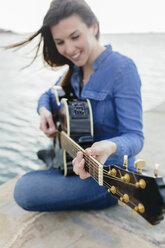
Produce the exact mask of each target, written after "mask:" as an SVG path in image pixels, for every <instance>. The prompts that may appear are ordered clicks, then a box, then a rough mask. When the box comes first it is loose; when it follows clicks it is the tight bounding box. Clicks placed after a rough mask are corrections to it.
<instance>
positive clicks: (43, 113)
mask: <svg viewBox="0 0 165 248" xmlns="http://www.w3.org/2000/svg"><path fill="white" fill-rule="evenodd" d="M39 113H40V129H41V130H42V131H43V132H44V133H45V134H46V135H47V136H48V137H49V138H53V137H55V135H56V126H55V124H54V121H53V116H52V113H51V112H50V111H49V110H47V109H46V108H45V107H42V108H40V109H39Z"/></svg>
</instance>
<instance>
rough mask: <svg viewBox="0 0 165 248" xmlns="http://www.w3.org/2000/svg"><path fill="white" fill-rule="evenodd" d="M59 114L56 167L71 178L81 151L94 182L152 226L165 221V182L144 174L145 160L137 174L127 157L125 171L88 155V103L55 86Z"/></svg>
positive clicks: (90, 132) (139, 163)
mask: <svg viewBox="0 0 165 248" xmlns="http://www.w3.org/2000/svg"><path fill="white" fill-rule="evenodd" d="M52 92H53V93H54V94H55V97H56V102H57V104H58V105H59V111H58V113H57V115H56V116H55V117H54V121H55V124H56V126H57V128H58V134H57V135H56V140H55V153H56V157H55V164H58V165H59V167H63V171H64V175H65V176H67V175H70V174H71V175H72V174H73V169H72V168H73V167H72V162H71V161H72V159H73V158H74V157H75V156H76V154H77V152H78V151H81V152H83V155H84V159H85V169H86V170H87V171H88V172H89V173H90V175H91V176H92V177H93V178H94V180H95V181H96V182H97V183H98V184H99V185H100V186H103V187H105V188H107V190H108V192H109V193H110V194H112V195H113V196H114V197H115V198H117V199H118V200H119V201H120V203H122V204H125V205H127V206H128V207H130V208H131V209H132V211H133V213H134V214H140V215H141V216H142V217H143V218H144V219H145V220H147V221H148V222H149V223H150V224H152V225H156V224H158V223H159V222H160V221H161V220H162V219H163V214H164V212H165V183H164V181H163V178H162V177H160V176H158V171H157V168H156V170H155V175H154V177H151V176H147V175H144V174H142V168H143V167H144V161H143V160H138V161H136V162H135V168H136V169H137V172H133V171H129V169H128V166H127V156H126V155H125V156H124V164H123V168H121V167H119V166H117V165H109V166H105V165H102V164H101V163H99V162H98V161H97V160H96V159H95V158H94V157H92V156H88V155H86V153H85V148H86V147H89V146H91V145H92V143H93V118H92V108H91V104H90V101H89V100H78V99H75V98H72V96H70V99H67V98H65V96H66V93H65V91H64V90H63V88H62V87H60V86H54V87H53V88H52Z"/></svg>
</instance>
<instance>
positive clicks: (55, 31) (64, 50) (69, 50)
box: [11, 0, 143, 211]
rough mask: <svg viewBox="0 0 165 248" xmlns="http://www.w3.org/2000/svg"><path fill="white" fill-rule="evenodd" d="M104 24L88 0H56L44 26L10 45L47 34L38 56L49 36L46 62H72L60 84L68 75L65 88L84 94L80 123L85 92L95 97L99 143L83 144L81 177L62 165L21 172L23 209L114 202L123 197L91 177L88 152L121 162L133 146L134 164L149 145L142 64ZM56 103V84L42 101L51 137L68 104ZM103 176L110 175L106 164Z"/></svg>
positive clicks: (77, 166)
mask: <svg viewBox="0 0 165 248" xmlns="http://www.w3.org/2000/svg"><path fill="white" fill-rule="evenodd" d="M99 32H100V30H99V22H98V20H97V18H96V16H95V14H94V13H93V11H92V10H91V8H90V7H89V6H88V5H87V3H86V2H85V1H84V0H53V1H52V3H51V5H50V8H49V10H48V12H47V13H46V15H45V17H44V21H43V25H42V27H41V28H40V29H39V30H38V31H37V32H36V33H34V34H33V35H32V36H30V37H29V39H27V40H25V41H23V42H21V43H19V44H15V45H13V46H11V47H19V46H22V45H24V44H26V43H29V42H30V41H31V40H33V39H34V38H35V37H36V36H38V35H40V41H39V43H38V47H37V51H36V55H35V57H34V59H35V58H36V57H37V54H38V51H39V48H40V45H41V43H42V42H43V59H44V62H45V63H47V64H48V65H49V66H50V67H57V66H62V65H65V64H67V65H68V67H69V70H68V72H67V73H66V75H64V77H63V78H62V80H61V78H59V80H58V81H57V82H56V85H59V84H61V82H62V84H61V85H62V86H63V89H64V90H65V92H66V94H68V96H71V95H72V98H73V96H74V100H75V101H80V105H76V106H77V107H76V109H74V110H75V111H73V113H71V115H75V113H76V116H77V115H78V116H79V115H82V116H81V117H82V118H81V123H80V122H77V124H76V126H75V128H74V129H77V128H79V127H80V126H81V125H82V122H83V121H82V120H84V118H85V116H86V114H85V113H86V112H85V111H86V109H84V107H82V106H84V105H83V104H82V103H84V102H83V101H85V99H88V100H87V102H88V104H89V110H88V112H90V113H93V128H94V135H93V140H92V141H93V143H92V145H91V143H90V145H91V146H90V147H88V148H87V149H86V150H85V154H84V153H83V152H82V151H79V152H78V153H77V155H76V154H75V158H74V160H73V161H72V164H73V168H74V172H75V174H77V175H79V177H78V176H71V177H63V175H62V174H61V172H60V171H59V170H57V169H51V170H40V171H33V172H30V173H28V174H26V175H24V176H23V177H22V178H21V179H19V180H18V182H17V184H16V187H15V191H14V197H15V200H16V202H17V203H18V204H19V205H20V206H21V207H22V208H24V209H27V210H31V211H57V210H75V209H100V208H105V207H109V206H111V205H113V204H115V203H116V200H115V199H114V198H113V197H112V196H111V195H110V194H109V193H108V192H107V190H106V189H105V188H104V187H100V186H98V185H97V183H96V182H95V181H94V180H93V178H91V176H90V175H92V174H93V175H95V174H97V173H96V171H94V172H95V173H93V171H90V169H89V170H88V172H87V171H86V170H85V165H86V161H87V160H85V159H84V156H85V158H86V157H87V158H88V157H89V156H93V157H94V158H95V160H97V163H100V166H101V164H105V165H109V164H116V165H118V166H122V164H123V157H124V155H125V154H126V155H127V156H128V168H129V169H130V170H133V164H134V161H135V155H136V154H137V153H138V152H140V150H141V149H142V146H143V132H142V107H141V81H140V78H139V75H138V72H137V68H136V66H135V64H134V62H133V61H132V60H131V59H130V58H128V57H126V56H124V55H121V54H120V53H118V52H114V51H113V50H112V47H111V45H107V46H105V47H104V46H102V45H101V44H100V43H99ZM57 88H58V89H59V87H57ZM56 95H57V94H56ZM63 100H64V99H63ZM89 100H90V101H89ZM57 103H58V97H55V94H53V93H52V91H51V89H49V90H48V91H47V92H45V93H44V94H43V95H42V96H41V97H40V99H39V102H38V113H39V114H40V129H41V130H42V131H43V132H44V133H45V134H46V135H47V136H48V137H49V138H54V137H55V135H56V132H57V129H56V125H55V123H54V121H53V115H54V116H56V117H57V116H58V115H59V114H60V113H61V111H62V110H63V104H60V106H57V105H58V104H57ZM74 104H75V102H74ZM74 104H73V105H74ZM64 105H65V106H66V102H64ZM67 113H69V111H68V112H67ZM91 115H92V114H91ZM72 117H73V119H74V118H75V116H72ZM91 119H92V117H91ZM81 130H82V127H81ZM91 130H92V128H91ZM83 131H84V130H83ZM83 131H81V132H82V133H83ZM85 132H86V130H85ZM92 133H93V132H92V131H91V135H92ZM86 137H87V136H85V137H82V138H81V140H85V139H84V138H86ZM88 137H89V136H88ZM88 145H89V144H88ZM57 155H58V154H57ZM99 171H100V170H99ZM99 173H101V172H99ZM94 178H95V177H94ZM99 178H103V172H102V175H100V174H99ZM81 179H85V180H81ZM95 179H96V178H95ZM99 180H100V179H99ZM96 181H97V180H96Z"/></svg>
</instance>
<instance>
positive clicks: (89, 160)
mask: <svg viewBox="0 0 165 248" xmlns="http://www.w3.org/2000/svg"><path fill="white" fill-rule="evenodd" d="M65 144H66V145H67V143H65ZM73 148H74V152H75V154H76V152H77V151H79V149H78V148H77V147H74V146H73ZM72 151H73V150H72ZM75 154H73V155H75ZM84 155H85V161H86V162H91V159H89V156H88V155H86V154H84ZM92 164H93V165H95V164H94V163H93V162H92ZM86 167H88V168H89V171H88V172H89V173H90V174H92V176H93V177H94V178H95V179H97V178H96V176H97V177H98V169H97V168H96V169H95V168H94V169H92V170H90V166H89V165H88V164H86ZM93 172H94V173H96V174H93ZM103 176H105V177H107V178H110V179H112V180H115V181H118V182H122V183H127V182H123V181H122V180H121V179H120V178H117V177H113V176H110V175H108V172H107V171H106V170H103ZM127 184H129V185H132V186H135V185H134V184H131V183H127Z"/></svg>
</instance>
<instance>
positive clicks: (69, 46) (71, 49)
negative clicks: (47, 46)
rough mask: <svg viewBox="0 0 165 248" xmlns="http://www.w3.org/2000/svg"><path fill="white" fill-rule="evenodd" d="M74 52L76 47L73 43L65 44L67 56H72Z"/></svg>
mask: <svg viewBox="0 0 165 248" xmlns="http://www.w3.org/2000/svg"><path fill="white" fill-rule="evenodd" d="M73 52H74V46H73V44H71V42H67V43H65V54H67V55H72V54H73Z"/></svg>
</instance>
